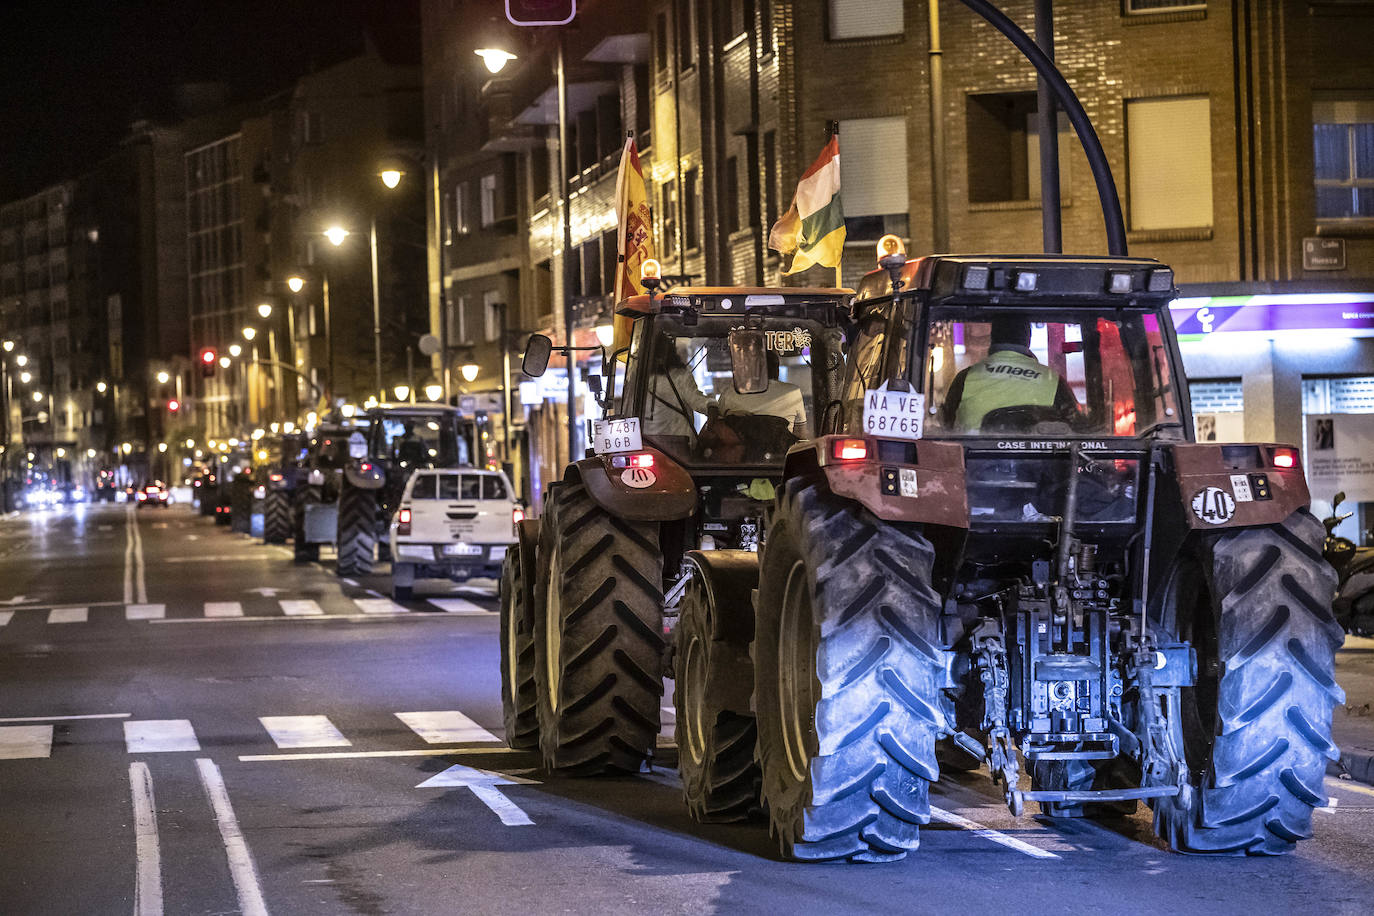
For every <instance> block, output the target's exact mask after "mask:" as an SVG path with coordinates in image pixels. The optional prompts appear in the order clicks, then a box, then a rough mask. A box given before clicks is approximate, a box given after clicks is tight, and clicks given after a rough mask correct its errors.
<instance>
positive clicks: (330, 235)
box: [324, 226, 353, 248]
mask: <svg viewBox="0 0 1374 916" xmlns="http://www.w3.org/2000/svg"><path fill="white" fill-rule="evenodd" d="M352 234H353V233H351V232H349V231H348V230H347V229H345V228H344V227H343V226H330V227H329V228H328V229H326V230H324V237H325V238H327V239H329V244H331V245H333V246H334V247H335V248H338V247H339V246H340V245H342V244H343V243H344V239H346V238H348V237H349V236H350V235H352Z"/></svg>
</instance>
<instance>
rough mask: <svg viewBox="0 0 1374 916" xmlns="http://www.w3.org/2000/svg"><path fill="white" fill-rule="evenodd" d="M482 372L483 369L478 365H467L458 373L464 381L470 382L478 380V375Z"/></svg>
mask: <svg viewBox="0 0 1374 916" xmlns="http://www.w3.org/2000/svg"><path fill="white" fill-rule="evenodd" d="M481 371H482V367H481V366H479V365H477V364H476V363H467V364H466V365H464V366H462V367H461V368H460V369H459V370H458V372H459V373H460V374H461V375H462V376H463V381H465V382H470V381H472V380H474V379H475V378H477V373H479V372H481Z"/></svg>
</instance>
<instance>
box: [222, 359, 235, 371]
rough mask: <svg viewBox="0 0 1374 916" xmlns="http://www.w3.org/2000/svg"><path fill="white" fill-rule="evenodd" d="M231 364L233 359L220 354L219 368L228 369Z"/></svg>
mask: <svg viewBox="0 0 1374 916" xmlns="http://www.w3.org/2000/svg"><path fill="white" fill-rule="evenodd" d="M233 364H234V361H233V360H232V359H230V358H229V357H227V356H221V357H220V358H219V365H220V368H221V369H228V368H229V367H230V366H232V365H233Z"/></svg>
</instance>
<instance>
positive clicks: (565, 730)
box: [535, 477, 664, 774]
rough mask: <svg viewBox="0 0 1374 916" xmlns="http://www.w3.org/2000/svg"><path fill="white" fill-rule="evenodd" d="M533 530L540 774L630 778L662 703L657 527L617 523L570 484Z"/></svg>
mask: <svg viewBox="0 0 1374 916" xmlns="http://www.w3.org/2000/svg"><path fill="white" fill-rule="evenodd" d="M547 506H548V509H547V512H546V514H545V518H544V522H543V524H542V525H541V527H540V544H539V561H538V567H539V574H538V579H537V582H538V583H539V587H538V588H537V589H536V591H535V601H536V602H537V604H536V608H535V659H536V662H535V678H536V680H535V683H536V685H537V687H538V692H539V702H538V710H539V749H540V752H541V754H542V755H543V758H544V763H545V766H547V767H549V768H550V769H558V770H567V771H571V772H574V773H579V774H591V773H600V772H604V771H607V770H621V771H627V772H638V771H639V770H640V769H641V768H642V767H643V766H644V764H645V763H647V762H648V761H649V760H650V759H651V758H652V757H653V754H654V747H655V744H656V743H657V738H658V730H659V704H660V703H661V702H662V697H663V654H664V639H663V585H662V583H663V554H662V552H661V550H660V548H659V543H658V534H659V532H658V526H657V525H656V524H653V523H645V522H631V521H626V520H625V519H622V518H617V517H615V516H613V515H611V514H609V513H608V512H606V511H605V510H604V509H602V508H601V507H600V506H598V505H597V504H596V503H595V502H593V501H592V499H591V497H590V496H589V495H588V494H587V490H586V488H585V487H584V486H583V485H582V482H581V481H580V480H578V479H576V478H575V477H573V478H569V479H567V480H565V481H564V482H563V484H562V485H561V486H560V487H559V488H558V489H557V490H556V491H555V493H554V495H553V497H552V498H551V499H550V500H549V501H548V504H547Z"/></svg>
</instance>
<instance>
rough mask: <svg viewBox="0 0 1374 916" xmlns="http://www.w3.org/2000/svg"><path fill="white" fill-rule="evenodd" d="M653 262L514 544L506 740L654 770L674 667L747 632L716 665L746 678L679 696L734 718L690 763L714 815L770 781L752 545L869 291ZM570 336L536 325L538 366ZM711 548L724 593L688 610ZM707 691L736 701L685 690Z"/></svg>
mask: <svg viewBox="0 0 1374 916" xmlns="http://www.w3.org/2000/svg"><path fill="white" fill-rule="evenodd" d="M646 280H647V282H646V286H648V288H649V289H650V290H651V292H650V295H647V296H646V295H640V296H634V297H630V298H627V299H626V300H624V301H623V302H621V303H620V306H619V307H618V309H617V316H618V317H617V320H618V321H619V322H620V330H621V337H620V339H617V341H616V342H615V344H614V345H613V346H612V347H611V348H610V352H609V354H607V355H606V356H605V357H604V361H603V372H602V374H601V376H592V377H591V378H590V379H589V382H590V383H591V384H592V388H593V391H595V392H597V394H598V397H599V399H600V403H601V405H602V407H603V408H604V409H605V411H606V417H605V418H604V419H601V420H597V421H595V422H594V427H593V431H592V436H591V445H592V447H591V448H589V449H588V450H587V452H586V455H585V457H583V458H580V459H578V460H576V461H574V462H573V463H571V464H569V465H568V466H567V468H565V470H564V472H563V475H562V479H561V480H559V481H558V482H556V483H554V484H552V485H551V486H550V487H549V488H548V489H547V490H546V492H545V494H544V498H543V512H542V515H541V516H540V517H539V518H537V519H527V520H524V521H521V522H520V523H519V524H518V525H517V545H516V548H515V549H512V550H509V551H508V552H507V554H506V561H505V564H504V567H503V571H502V581H501V627H502V637H503V638H502V671H503V676H502V700H503V706H504V713H505V724H506V740H507V742H508V743H509V744H510V745H511V746H512V747H517V748H533V747H536V746H537V747H538V748H539V749H540V751H541V754H542V756H543V759H544V761H545V763H546V764H547V765H548V766H549V767H550V768H553V769H558V770H562V771H567V772H574V773H581V774H589V773H598V772H603V771H607V770H618V771H629V772H635V771H638V770H639V769H640V768H641V767H642V766H644V765H645V764H646V763H648V762H649V761H651V760H652V759H653V757H654V754H655V747H656V741H657V736H658V734H659V727H660V705H661V703H662V696H663V692H664V677H665V675H668V676H672V674H673V672H674V671H675V672H676V673H677V676H678V677H679V685H681V681H680V678H681V676H682V675H683V672H684V671H685V670H686V671H695V670H696V669H695V667H694V666H699V665H701V664H703V663H704V662H705V661H706V655H705V654H704V653H703V652H702V651H700V649H701V647H700V644H701V643H702V642H703V641H714V642H720V643H721V644H723V645H729V646H731V647H733V648H734V649H736V651H735V652H734V653H733V654H732V655H730V656H729V657H728V658H726V657H721V656H713V657H712V662H713V664H714V665H715V666H716V667H715V669H714V670H713V671H712V672H710V675H709V676H710V677H711V678H712V682H713V683H716V684H719V685H720V687H721V689H722V690H725V691H731V692H732V693H731V696H730V697H729V698H727V699H722V698H720V697H717V696H715V695H712V696H710V697H705V696H702V695H701V694H699V693H698V694H694V695H691V696H685V695H684V693H685V692H684V690H683V689H682V687H681V686H679V688H678V692H677V697H676V701H677V704H678V708H679V710H680V712H679V717H678V729H679V732H680V731H681V730H682V729H683V728H684V727H689V726H690V725H695V726H696V727H711V728H714V729H715V730H716V732H715V734H716V738H715V742H716V743H715V744H714V745H713V746H714V757H713V758H712V764H711V765H710V766H703V767H699V768H698V769H697V770H696V771H694V773H693V774H692V775H691V776H690V777H689V776H688V775H687V772H686V771H687V769H688V763H687V762H686V761H685V760H684V764H683V766H684V781H685V782H688V783H689V788H688V799H689V803H690V804H691V805H692V807H693V810H694V811H695V812H696V813H697V814H698V816H700V817H706V818H717V819H728V818H738V817H742V816H745V815H746V814H747V813H748V811H749V810H750V809H751V808H753V807H754V806H755V805H756V804H757V796H758V792H757V786H756V785H755V780H754V777H753V753H754V732H753V719H752V717H751V716H749V715H748V701H749V688H750V685H751V681H750V678H749V670H750V664H749V657H748V644H749V639H750V635H751V633H750V631H751V625H752V614H751V612H750V608H749V590H750V589H751V588H752V587H753V583H752V581H750V580H749V576H750V575H751V574H752V572H753V570H754V568H755V564H754V563H753V562H752V558H753V557H754V553H753V551H754V550H756V549H757V545H758V542H759V536H760V531H761V527H762V525H763V521H764V519H763V516H764V514H765V511H766V510H767V508H768V507H769V506H770V505H771V504H772V498H773V492H774V487H775V485H776V483H777V482H778V481H779V480H780V479H781V475H782V466H783V458H784V456H785V454H786V453H787V449H788V448H789V447H790V446H791V445H793V444H794V443H796V442H797V441H799V440H806V439H807V438H809V437H810V436H811V435H812V434H813V433H812V430H814V429H816V428H817V427H818V426H819V425H820V423H821V421H822V416H823V414H824V413H825V412H826V411H827V410H828V409H831V408H832V405H835V403H836V398H837V396H838V385H839V382H840V380H841V375H842V371H843V343H844V328H845V326H846V323H847V320H848V303H849V299H850V297H851V296H852V291H850V290H841V289H802V288H785V289H784V288H776V289H775V288H705V287H703V288H691V287H688V288H677V289H673V290H670V291H668V292H667V293H665V294H663V295H655V294H654V293H653V290H656V289H657V285H658V284H657V282H656V280H657V278H656V276H654V275H652V274H650V275H649V276H648V277H647V278H646ZM626 325H629V326H630V327H629V329H628V333H625V330H626V329H625V326H626ZM551 350H552V343H551V342H550V341H549V339H548V338H547V337H543V336H540V335H536V336H535V337H533V338H532V339H531V342H530V345H529V348H528V349H527V351H526V357H525V362H524V370H525V372H526V374H527V375H533V376H538V375H541V374H542V373H543V372H544V370H545V368H546V366H547V363H548V358H549V355H550V353H551ZM603 380H604V386H603V384H602V382H603ZM716 558H719V562H717V561H716ZM703 563H711V564H713V566H714V568H715V569H716V575H715V576H714V577H713V578H712V579H711V580H710V581H711V583H712V585H713V586H714V587H717V588H719V589H721V590H722V593H723V594H722V596H721V597H720V598H719V600H718V601H716V603H714V604H713V605H712V606H713V607H715V608H716V609H717V613H716V615H715V616H714V617H713V618H711V619H705V618H703V617H701V616H700V615H698V616H694V617H692V618H691V620H690V621H689V620H688V618H687V617H686V616H685V614H686V611H685V610H684V609H685V608H687V607H689V606H700V605H701V604H702V603H703V601H707V600H709V599H707V598H705V597H703V596H702V595H700V594H699V590H700V588H701V583H702V581H703V580H702V579H701V577H700V576H698V575H697V574H696V573H695V572H694V570H695V569H696V567H697V566H698V565H700V564H703ZM679 613H682V614H683V615H684V616H683V617H682V618H681V622H680V623H679ZM689 626H690V628H689ZM674 645H675V646H676V648H673V647H674ZM708 699H709V700H711V701H713V702H717V703H718V704H719V708H718V709H717V710H715V711H711V712H708V711H707V710H705V709H704V708H693V709H691V710H684V709H683V704H684V703H687V704H692V703H699V702H704V701H706V700H708ZM708 718H709V720H710V724H709V726H707V725H706V720H707V719H708ZM684 723H688V725H685V724H684ZM683 756H684V757H685V756H686V754H685V752H684V754H683Z"/></svg>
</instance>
